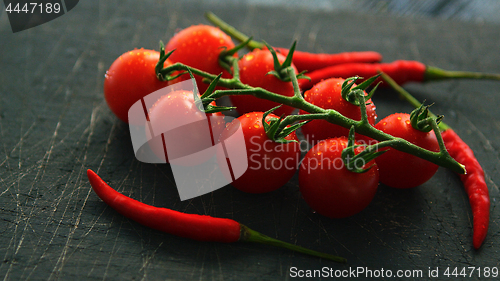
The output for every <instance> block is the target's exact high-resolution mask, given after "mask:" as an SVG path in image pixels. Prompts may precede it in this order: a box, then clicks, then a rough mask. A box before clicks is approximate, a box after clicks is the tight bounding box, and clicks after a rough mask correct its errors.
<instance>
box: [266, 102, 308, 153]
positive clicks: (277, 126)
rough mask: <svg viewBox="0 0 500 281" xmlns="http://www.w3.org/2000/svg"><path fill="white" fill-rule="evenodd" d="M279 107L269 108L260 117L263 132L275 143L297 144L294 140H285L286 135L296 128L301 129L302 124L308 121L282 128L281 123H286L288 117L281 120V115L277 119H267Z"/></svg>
mask: <svg viewBox="0 0 500 281" xmlns="http://www.w3.org/2000/svg"><path fill="white" fill-rule="evenodd" d="M280 106H281V105H278V106H276V107H274V108H271V109H270V110H268V111H266V112H265V113H264V114H263V115H262V124H263V126H264V130H265V132H266V135H267V137H268V138H269V139H270V140H272V141H275V142H277V143H283V144H286V143H290V142H298V141H296V140H293V139H292V140H287V139H285V138H286V137H287V136H288V135H290V134H291V133H293V132H294V131H296V130H297V129H298V128H300V127H302V126H303V125H304V124H306V123H307V122H309V120H308V121H303V122H300V123H296V124H293V125H291V126H286V127H283V123H285V124H286V123H287V121H288V120H286V119H287V118H288V117H285V118H283V116H284V115H281V116H280V117H279V118H267V116H268V115H269V114H271V113H272V112H273V111H274V110H276V109H277V108H279V107H280Z"/></svg>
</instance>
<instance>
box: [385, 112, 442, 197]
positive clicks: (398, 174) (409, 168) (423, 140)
mask: <svg viewBox="0 0 500 281" xmlns="http://www.w3.org/2000/svg"><path fill="white" fill-rule="evenodd" d="M375 128H377V129H379V130H381V131H383V132H385V133H388V134H390V135H392V136H395V137H399V138H403V139H405V140H407V141H409V142H411V143H413V144H415V145H418V146H420V147H422V148H425V149H427V150H430V151H435V152H438V151H439V145H438V142H437V139H436V135H435V134H434V132H433V131H430V132H428V133H426V132H422V131H420V130H417V129H415V128H413V127H412V125H411V123H410V115H409V114H407V113H395V114H392V115H389V116H387V117H386V118H384V119H382V120H380V122H378V123H377V125H375ZM385 149H386V150H388V151H387V152H386V153H384V154H382V155H380V156H379V157H377V158H375V161H376V162H377V165H378V167H379V169H380V182H381V183H383V184H385V185H388V186H391V187H396V188H411V187H415V186H418V185H421V184H423V183H425V182H426V181H428V180H429V179H430V178H431V177H432V176H433V175H434V174H435V173H436V171H437V169H438V166H437V165H436V164H433V163H431V162H429V161H427V160H424V159H421V158H419V157H417V156H414V155H411V154H408V153H405V152H401V151H398V150H396V149H393V148H385Z"/></svg>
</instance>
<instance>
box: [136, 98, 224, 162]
mask: <svg viewBox="0 0 500 281" xmlns="http://www.w3.org/2000/svg"><path fill="white" fill-rule="evenodd" d="M148 117H149V125H148V126H146V128H145V129H146V136H147V137H148V139H150V138H151V139H150V140H149V141H148V144H149V146H150V147H151V149H152V151H153V152H154V154H155V155H156V156H157V157H158V158H159V159H161V160H163V161H165V163H169V162H171V161H172V159H174V160H175V159H177V160H176V162H175V164H179V165H183V166H194V165H197V164H200V163H203V162H204V161H206V160H208V159H209V158H211V157H212V156H213V155H211V154H210V151H207V153H203V152H202V151H203V150H206V149H207V148H209V147H211V146H213V145H214V143H215V142H216V141H217V140H218V138H219V135H220V134H221V133H222V131H223V130H224V128H225V122H224V118H223V117H224V115H223V114H222V113H220V112H217V113H208V114H206V113H205V112H202V111H201V110H199V109H198V107H197V106H196V104H195V102H194V96H193V92H192V91H184V90H177V91H174V92H172V93H169V94H166V95H163V96H162V97H160V98H159V99H158V100H157V101H156V102H155V103H154V104H153V105H152V106H151V108H150V109H149V113H148ZM151 131H152V132H151ZM165 150H166V153H165Z"/></svg>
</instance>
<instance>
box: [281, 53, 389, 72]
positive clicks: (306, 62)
mask: <svg viewBox="0 0 500 281" xmlns="http://www.w3.org/2000/svg"><path fill="white" fill-rule="evenodd" d="M274 49H275V50H276V51H278V52H280V53H282V54H283V55H284V56H287V55H288V52H289V51H290V50H289V49H287V48H281V47H274ZM380 61H382V55H381V54H380V53H377V52H373V51H366V52H342V53H336V54H322V53H320V54H317V53H310V52H301V51H296V50H295V51H294V52H293V57H292V62H293V64H294V65H295V67H297V70H298V71H299V72H302V71H308V72H310V71H314V70H317V69H321V68H325V67H329V66H333V65H339V64H346V63H376V62H380Z"/></svg>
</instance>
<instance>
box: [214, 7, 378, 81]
mask: <svg viewBox="0 0 500 281" xmlns="http://www.w3.org/2000/svg"><path fill="white" fill-rule="evenodd" d="M205 17H206V18H207V19H208V20H209V21H210V22H212V23H213V24H215V25H216V26H218V27H219V28H220V29H221V30H222V31H224V32H225V33H227V34H229V35H230V36H231V37H234V38H236V39H237V40H238V41H241V42H247V41H248V40H249V39H250V37H248V36H247V35H246V34H243V33H242V32H241V31H239V30H237V29H236V28H234V27H233V26H231V25H229V24H228V23H227V22H225V21H223V20H222V19H221V18H219V17H217V16H216V15H215V14H214V13H212V12H206V13H205ZM246 46H247V47H248V48H249V49H251V50H253V49H264V48H266V45H265V44H264V43H263V42H258V41H255V40H250V41H248V42H247V44H246ZM273 48H274V49H275V50H276V51H279V52H281V53H282V54H283V55H284V56H287V55H288V52H289V51H290V50H289V49H287V48H280V47H273ZM381 60H382V55H381V54H380V53H377V52H373V51H366V52H343V53H337V54H315V53H309V52H301V51H297V50H295V51H294V52H293V58H292V62H293V64H294V65H295V67H297V70H298V71H299V72H301V71H305V70H306V71H313V70H317V69H321V68H324V67H329V66H332V65H338V64H344V63H358V62H359V63H375V62H380V61H381Z"/></svg>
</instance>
